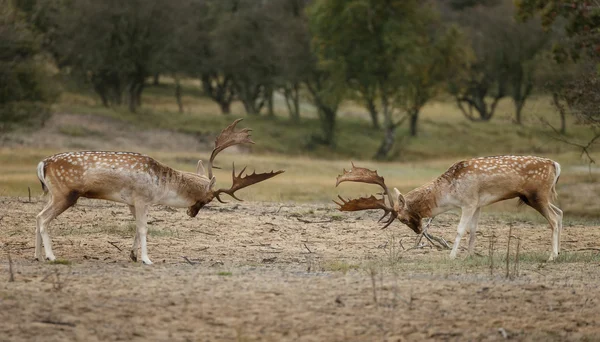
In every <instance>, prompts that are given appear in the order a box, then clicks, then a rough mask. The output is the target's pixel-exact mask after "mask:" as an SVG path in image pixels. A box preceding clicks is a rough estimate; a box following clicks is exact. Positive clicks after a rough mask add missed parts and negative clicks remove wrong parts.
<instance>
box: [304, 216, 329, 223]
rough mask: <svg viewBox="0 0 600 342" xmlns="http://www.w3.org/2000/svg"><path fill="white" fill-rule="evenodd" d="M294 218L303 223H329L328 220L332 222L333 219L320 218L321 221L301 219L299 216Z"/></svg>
mask: <svg viewBox="0 0 600 342" xmlns="http://www.w3.org/2000/svg"><path fill="white" fill-rule="evenodd" d="M296 220H298V221H300V222H303V223H329V222H333V219H329V220H322V221H309V220H305V219H302V218H300V217H296Z"/></svg>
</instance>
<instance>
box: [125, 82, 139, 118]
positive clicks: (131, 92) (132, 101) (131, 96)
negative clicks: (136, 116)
mask: <svg viewBox="0 0 600 342" xmlns="http://www.w3.org/2000/svg"><path fill="white" fill-rule="evenodd" d="M127 95H128V96H127V102H128V104H129V111H130V112H132V113H135V111H136V109H137V101H136V87H135V83H131V84H130V85H129V87H128V89H127Z"/></svg>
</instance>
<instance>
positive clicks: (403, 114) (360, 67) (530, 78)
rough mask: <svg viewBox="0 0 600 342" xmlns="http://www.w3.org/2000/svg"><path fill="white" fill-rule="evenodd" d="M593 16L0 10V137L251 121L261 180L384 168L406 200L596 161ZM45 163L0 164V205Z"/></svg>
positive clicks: (31, 155)
mask: <svg viewBox="0 0 600 342" xmlns="http://www.w3.org/2000/svg"><path fill="white" fill-rule="evenodd" d="M599 15H600V7H599V6H597V5H595V4H594V3H593V2H589V1H583V0H582V1H562V0H554V1H538V0H515V1H511V0H446V1H443V0H430V1H416V0H415V1H413V0H385V1H382V0H345V1H341V0H310V1H306V0H263V1H255V0H177V1H170V2H167V1H161V0H145V1H141V0H127V1H118V2H117V1H112V0H109V1H95V0H77V1H73V0H0V134H4V135H6V134H8V132H10V131H12V133H11V134H14V132H15V131H16V132H17V133H18V134H24V135H26V134H30V133H31V132H34V131H35V130H37V129H38V128H39V126H41V125H44V123H45V122H47V120H48V118H49V116H50V115H51V114H52V113H68V114H85V115H92V116H95V117H107V118H110V119H111V120H115V122H119V123H122V124H123V125H131V126H133V127H135V128H136V129H137V130H139V131H140V132H141V131H144V130H149V129H157V128H158V129H167V130H170V131H176V132H181V133H184V134H189V135H191V136H194V137H198V139H199V140H202V139H204V140H206V137H207V136H211V137H212V136H214V134H215V133H217V132H218V131H219V130H220V129H222V127H223V126H224V125H225V124H227V123H229V122H231V121H232V120H233V119H234V118H237V117H246V118H247V121H246V124H247V125H248V126H251V127H252V128H253V129H254V132H255V135H256V136H257V137H260V144H257V145H255V146H252V151H253V152H255V153H254V154H258V155H263V156H264V155H278V156H279V159H277V158H275V159H270V158H271V157H269V156H265V157H264V158H266V159H265V160H266V162H265V163H266V164H267V165H268V166H281V163H282V160H281V156H282V155H283V156H296V157H299V159H294V160H291V159H289V160H287V161H286V162H285V164H286V165H287V166H288V167H290V168H291V167H293V165H292V164H294V165H295V163H296V164H298V163H299V164H298V165H307V166H306V168H315V170H317V171H318V170H321V168H320V167H318V166H316V165H317V164H315V163H313V162H312V161H309V159H314V158H317V159H320V160H324V159H330V160H336V159H342V160H343V161H344V162H342V163H338V162H336V161H333V162H332V163H331V164H327V165H329V166H324V167H326V168H327V167H333V168H336V170H337V169H338V168H341V167H343V166H344V165H345V164H344V163H346V162H347V161H348V159H352V160H363V161H364V160H369V159H374V160H378V161H380V162H381V161H385V162H393V163H390V164H386V165H385V166H381V164H377V165H378V167H379V168H381V169H386V170H387V171H388V172H390V176H389V177H391V178H394V177H396V176H397V177H398V179H396V180H395V181H396V182H398V183H400V186H401V187H402V186H405V187H406V188H409V187H411V186H416V185H419V183H421V182H422V181H425V180H428V179H430V178H431V177H433V176H435V175H436V174H437V173H438V172H440V171H443V170H444V169H445V168H446V167H448V166H449V165H450V164H451V163H452V162H453V161H456V160H457V159H458V158H465V157H472V156H478V155H492V154H505V153H515V154H529V153H532V154H538V155H545V156H551V157H557V158H559V161H561V163H562V162H567V163H573V164H575V163H580V160H579V153H580V152H583V153H582V156H584V157H585V158H589V159H588V161H590V162H593V161H594V159H593V157H594V154H593V147H594V145H595V142H596V139H597V138H598V137H599V134H598V132H599V131H598V118H599V117H598V110H597V108H598V107H599V106H598V105H599V104H600V96H599V95H598V92H597V88H598V70H599V69H598V66H599V62H600V60H599V57H600V56H599V53H600V41H599V40H598V30H599V29H600V27H599V26H600V21H599V20H597V19H598V16H599ZM60 132H61V133H62V134H64V135H65V136H67V137H73V138H75V137H84V136H95V137H100V138H101V137H102V136H103V133H102V132H97V131H94V130H93V129H91V128H89V127H85V126H78V125H77V124H69V125H65V126H64V127H60ZM3 141H5V140H2V139H0V144H2V143H3ZM207 142H208V141H207ZM50 152H53V151H51V149H48V150H46V149H44V150H38V151H25V150H21V151H20V152H19V154H22V155H23V157H22V158H21V157H19V158H16V157H15V154H16V153H15V152H14V151H12V150H7V149H4V150H2V153H3V154H2V158H5V159H6V160H10V161H11V165H5V166H4V167H2V168H1V170H2V172H3V174H2V175H0V186H1V187H0V191H4V192H5V193H6V194H14V193H15V192H14V189H16V188H17V187H20V189H22V188H23V185H24V184H29V183H28V182H30V181H31V179H33V178H31V177H30V176H31V175H29V174H27V176H25V175H24V173H26V172H27V171H26V170H25V169H24V167H29V163H33V162H34V161H33V160H34V159H36V158H39V157H42V156H43V155H44V153H50ZM148 152H151V151H148ZM172 152H173V154H170V155H169V156H166V158H167V159H169V160H171V159H172V160H171V161H173V162H175V163H176V164H177V163H178V160H180V159H178V158H179V157H173V156H174V155H178V154H177V153H178V151H172ZM180 152H181V154H185V153H187V152H183V151H180ZM173 158H174V159H173ZM181 158H184V159H185V158H187V157H185V156H183V157H181ZM257 158H258V159H257V160H259V159H260V160H261V162H262V161H263V159H261V158H263V157H257ZM36 160H37V159H36ZM19 161H22V162H23V164H19ZM396 162H402V163H414V164H408V165H416V166H415V170H420V171H415V172H413V173H412V175H411V176H410V178H409V179H407V178H406V177H407V174H396V173H394V171H393V170H394V168H395V167H397V164H395V163H396ZM365 163H366V162H365ZM179 164H182V165H180V166H181V167H182V168H186V167H188V166H189V165H187V164H188V163H179ZM192 164H193V163H192ZM190 165H191V164H190ZM405 165H407V164H403V166H405ZM431 165H434V166H433V167H431ZM27 170H28V169H27ZM583 170H584V171H589V170H588V169H587V168H583ZM330 171H331V170H330ZM338 171H339V170H338ZM332 172H333V171H331V172H329V174H332ZM566 172H567V173H568V172H569V171H568V170H567V171H566ZM311 174H313V173H311ZM301 175H302V174H299V176H301ZM592 176H593V175H590V174H587V175H585V174H584V175H576V176H575V175H574V176H573V178H572V183H573V184H575V183H578V182H579V183H581V182H584V183H586V184H587V183H590V182H592V183H593V177H592ZM311 177H312V176H311ZM311 177H308V178H307V179H306V180H305V181H307V182H308V181H313V182H317V183H319V184H321V182H322V183H323V184H322V187H318V186H317V187H316V189H317V190H316V192H310V193H306V194H298V193H296V194H297V195H298V196H296V197H294V198H295V199H301V200H308V199H309V198H313V199H325V198H330V195H331V194H330V193H329V192H327V191H325V190H324V189H325V188H326V186H327V187H328V186H329V185H330V184H329V183H327V182H328V181H326V180H325V179H323V180H316V178H314V177H312V178H311ZM315 177H316V176H315ZM30 178H31V179H30ZM317 178H318V177H317ZM568 179H569V178H568V177H567V178H566V179H565V180H564V181H565V182H567V183H568V182H569V181H568ZM562 181H563V180H562V179H561V182H562ZM325 183H327V184H325ZM579 183H578V184H579ZM292 187H296V190H298V191H300V192H302V191H304V190H305V188H306V186H304V187H303V186H302V185H298V184H295V185H293V186H292ZM302 189H304V190H302ZM289 190H292V189H289ZM36 191H37V190H36ZM594 191H596V190H594ZM0 194H1V193H0ZM593 194H594V192H592V193H591V194H590V195H589V196H592V195H593ZM271 195H272V194H271ZM271 195H269V196H271ZM269 196H267V197H260V196H259V197H258V198H261V199H266V198H268V199H273V198H272V197H269ZM274 196H275V195H274ZM281 196H283V195H281ZM589 196H587V197H586V198H589ZM284 197H285V196H284ZM573 210H575V209H573ZM594 210H595V209H594ZM590 211H591V210H585V211H584V212H590Z"/></svg>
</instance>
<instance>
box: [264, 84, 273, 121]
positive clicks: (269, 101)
mask: <svg viewBox="0 0 600 342" xmlns="http://www.w3.org/2000/svg"><path fill="white" fill-rule="evenodd" d="M274 94H275V92H274V91H273V88H271V87H269V88H268V89H267V93H266V94H265V96H266V97H267V116H268V117H270V118H274V117H275V107H274V104H273V96H274Z"/></svg>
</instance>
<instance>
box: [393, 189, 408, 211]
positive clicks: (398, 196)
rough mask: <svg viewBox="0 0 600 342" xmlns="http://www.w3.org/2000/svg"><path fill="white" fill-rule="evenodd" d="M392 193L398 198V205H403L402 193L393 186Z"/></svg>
mask: <svg viewBox="0 0 600 342" xmlns="http://www.w3.org/2000/svg"><path fill="white" fill-rule="evenodd" d="M394 194H395V195H396V199H398V205H399V206H401V207H404V204H405V201H404V196H402V194H401V193H400V190H398V189H397V188H394Z"/></svg>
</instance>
